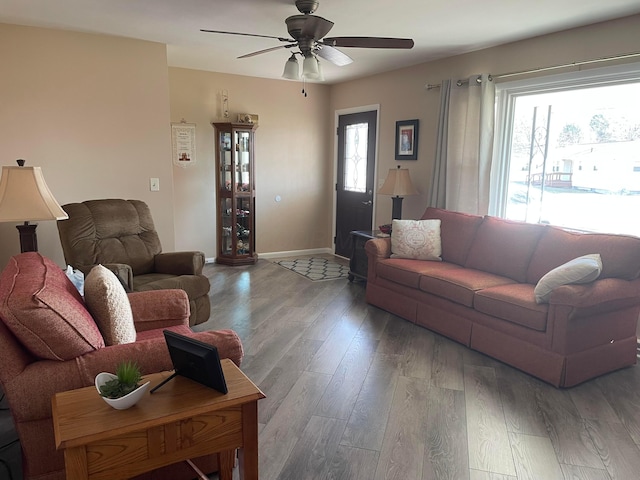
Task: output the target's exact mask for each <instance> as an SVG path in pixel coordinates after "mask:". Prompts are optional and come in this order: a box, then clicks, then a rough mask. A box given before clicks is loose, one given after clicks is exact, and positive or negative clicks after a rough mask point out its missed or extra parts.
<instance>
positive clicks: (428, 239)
mask: <svg viewBox="0 0 640 480" xmlns="http://www.w3.org/2000/svg"><path fill="white" fill-rule="evenodd" d="M441 255H442V244H441V241H440V220H439V219H434V220H394V221H393V227H392V230H391V258H413V259H416V260H434V261H438V262H441V261H442V258H441Z"/></svg>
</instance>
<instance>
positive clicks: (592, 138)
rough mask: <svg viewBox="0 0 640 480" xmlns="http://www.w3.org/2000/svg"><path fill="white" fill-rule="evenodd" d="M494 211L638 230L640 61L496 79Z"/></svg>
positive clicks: (591, 227)
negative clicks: (499, 82)
mask: <svg viewBox="0 0 640 480" xmlns="http://www.w3.org/2000/svg"><path fill="white" fill-rule="evenodd" d="M496 98H497V115H496V132H497V133H496V148H495V149H494V152H495V153H494V160H493V169H492V183H491V189H492V191H491V205H490V213H491V214H492V215H497V216H501V217H504V218H508V219H512V220H520V221H526V222H530V223H549V224H552V225H557V226H561V227H565V228H570V229H576V230H584V231H594V232H607V233H627V234H633V235H638V236H640V220H636V218H637V213H638V212H640V64H637V63H636V64H631V65H626V66H618V67H612V68H606V69H593V70H588V71H585V72H574V73H571V74H563V75H554V76H549V77H545V78H536V79H529V80H522V81H515V82H505V83H501V84H498V85H496Z"/></svg>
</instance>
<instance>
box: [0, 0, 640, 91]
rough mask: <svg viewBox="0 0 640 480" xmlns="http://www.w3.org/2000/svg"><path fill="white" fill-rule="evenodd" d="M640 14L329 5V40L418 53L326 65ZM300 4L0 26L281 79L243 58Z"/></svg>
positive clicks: (348, 75) (121, 8)
mask: <svg viewBox="0 0 640 480" xmlns="http://www.w3.org/2000/svg"><path fill="white" fill-rule="evenodd" d="M636 13H640V1H638V0H528V1H526V0H483V1H478V0H429V1H427V0H395V1H392V0H320V7H319V8H318V10H317V11H316V12H315V14H316V15H319V16H321V17H324V18H326V19H328V20H331V21H332V22H334V23H335V26H334V27H333V29H332V30H331V32H330V34H329V35H328V36H331V37H334V36H380V37H409V38H413V39H414V41H415V46H414V48H413V49H412V50H378V49H358V48H343V49H342V51H343V52H344V53H346V54H348V55H349V56H350V57H352V58H353V60H354V62H353V63H352V64H350V65H346V66H344V67H337V66H334V65H332V64H330V63H328V62H326V61H323V70H324V76H325V79H326V83H337V82H342V81H345V80H349V79H354V78H358V77H363V76H367V75H371V74H374V73H378V72H383V71H388V70H393V69H397V68H401V67H405V66H410V65H415V64H419V63H423V62H426V61H430V60H435V59H438V58H443V57H448V56H451V55H456V54H460V53H465V52H469V51H473V50H478V49H481V48H486V47H489V46H494V45H499V44H503V43H507V42H511V41H515V40H520V39H524V38H529V37H533V36H537V35H543V34H546V33H550V32H556V31H560V30H565V29H568V28H573V27H578V26H582V25H588V24H591V23H596V22H600V21H604V20H610V19H614V18H618V17H624V16H627V15H632V14H636ZM295 14H298V11H297V9H296V7H295V3H294V0H0V23H12V24H18V25H30V26H39V27H50V28H60V29H65V30H75V31H80V32H89V33H101V34H109V35H118V36H123V37H130V38H137V39H143V40H149V41H154V42H160V43H164V44H166V45H167V56H168V62H169V65H170V66H173V67H183V68H192V69H198V70H209V71H215V72H223V73H233V74H238V75H249V76H254V77H264V78H280V75H282V71H283V67H284V64H285V61H286V60H287V58H288V57H289V55H290V52H289V51H288V50H284V49H282V50H276V51H274V52H269V53H265V54H263V55H258V56H255V57H251V58H245V59H237V58H236V57H238V56H240V55H244V54H246V53H250V52H253V51H256V50H262V49H265V48H269V47H273V46H277V45H279V42H278V41H277V40H272V39H269V38H255V37H240V36H235V35H219V34H211V33H202V32H200V29H201V28H204V29H212V30H226V31H236V32H245V33H256V34H261V35H272V36H280V37H288V34H287V29H286V26H285V23H284V19H285V18H286V17H288V16H290V15H295Z"/></svg>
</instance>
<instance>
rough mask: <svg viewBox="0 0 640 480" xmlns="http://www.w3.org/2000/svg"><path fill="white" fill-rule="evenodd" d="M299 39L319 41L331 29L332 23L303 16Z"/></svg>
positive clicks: (314, 16) (311, 16)
mask: <svg viewBox="0 0 640 480" xmlns="http://www.w3.org/2000/svg"><path fill="white" fill-rule="evenodd" d="M304 19H305V20H304V25H303V26H302V32H301V34H300V37H301V38H313V39H314V40H320V39H321V38H323V37H324V36H325V35H326V34H327V33H329V31H330V30H331V29H332V28H333V22H331V21H329V20H327V19H326V18H322V17H318V16H316V15H305V16H304Z"/></svg>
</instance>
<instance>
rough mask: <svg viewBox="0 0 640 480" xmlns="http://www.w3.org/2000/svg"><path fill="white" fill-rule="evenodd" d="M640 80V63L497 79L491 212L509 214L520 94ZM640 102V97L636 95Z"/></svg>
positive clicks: (502, 215)
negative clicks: (508, 200) (513, 78)
mask: <svg viewBox="0 0 640 480" xmlns="http://www.w3.org/2000/svg"><path fill="white" fill-rule="evenodd" d="M633 82H640V63H629V64H625V65H616V66H613V67H604V68H593V69H588V70H584V71H578V72H571V73H562V74H557V75H548V76H544V77H536V78H528V79H525V80H515V81H511V82H497V83H496V123H495V127H496V128H495V136H494V149H493V159H492V167H491V191H490V197H489V215H494V216H497V217H505V215H506V206H507V189H508V184H509V162H510V161H511V158H510V156H511V137H512V133H513V130H512V128H513V115H514V111H515V102H516V99H517V98H518V97H521V96H525V95H536V94H540V93H549V92H557V91H562V90H566V91H568V90H574V89H581V88H587V87H601V86H608V85H622V84H625V83H633ZM633 100H636V101H637V102H638V107H639V108H640V99H633Z"/></svg>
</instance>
